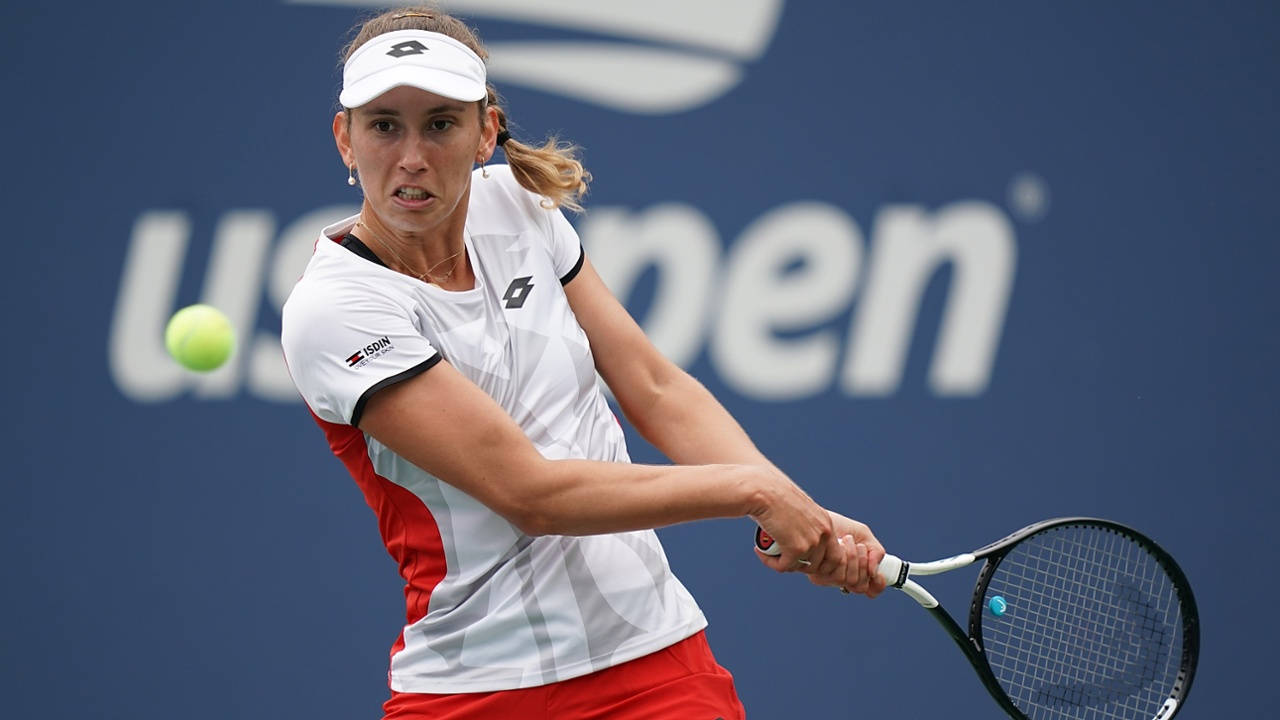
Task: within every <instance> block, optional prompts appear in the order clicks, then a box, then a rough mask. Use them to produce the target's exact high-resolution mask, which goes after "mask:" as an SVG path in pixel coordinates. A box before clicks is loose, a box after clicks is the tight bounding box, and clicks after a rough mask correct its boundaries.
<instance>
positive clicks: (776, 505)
mask: <svg viewBox="0 0 1280 720" xmlns="http://www.w3.org/2000/svg"><path fill="white" fill-rule="evenodd" d="M344 56H345V65H344V70H343V86H342V91H341V94H340V96H339V101H340V103H341V105H342V109H341V110H340V111H338V112H337V113H336V115H335V116H334V118H333V135H334V139H335V141H336V143H337V147H338V151H339V152H340V153H341V155H342V159H343V161H344V163H345V164H346V166H347V168H348V170H349V173H348V180H349V182H350V183H351V184H353V185H354V184H357V182H358V184H359V185H360V187H361V189H362V191H363V195H364V201H363V204H362V207H361V210H360V213H359V214H358V215H356V216H353V217H351V218H348V219H346V220H343V221H342V222H339V223H337V224H335V225H333V226H330V227H328V228H326V229H325V230H324V231H323V233H322V236H321V237H320V238H319V241H318V242H317V244H316V247H315V252H314V255H313V257H312V258H311V260H310V263H309V264H308V265H307V268H306V271H305V274H304V275H303V277H302V278H301V280H300V281H299V282H298V284H297V285H296V287H295V288H294V290H293V292H292V294H291V295H290V297H289V300H288V302H287V303H286V304H285V308H284V317H283V333H282V336H283V343H284V350H285V356H286V358H287V360H288V365H289V368H290V372H291V374H292V376H293V380H294V383H295V384H296V385H297V387H298V390H299V392H300V393H301V395H302V397H303V398H304V399H305V401H306V403H307V405H308V406H309V408H310V410H311V412H312V414H313V415H314V416H315V419H316V421H317V422H318V423H319V425H320V427H321V428H322V429H323V430H324V433H325V435H326V437H327V439H328V441H329V445H330V447H331V449H332V451H333V452H334V454H335V455H337V456H338V457H339V458H340V459H341V460H342V462H343V463H344V464H345V465H346V467H347V469H348V470H349V471H350V473H351V475H352V476H353V477H354V479H355V481H356V483H357V484H358V485H359V487H360V489H361V490H362V491H363V493H364V496H365V499H366V500H367V501H368V503H369V505H370V507H372V508H373V510H374V512H375V514H376V515H377V518H378V527H379V530H380V531H381V534H382V538H383V541H384V542H385V544H386V547H387V550H388V552H389V553H390V554H391V556H392V557H393V558H395V560H396V561H397V563H398V564H399V567H400V573H401V575H402V576H403V578H404V580H405V583H406V586H405V598H406V605H407V613H406V624H405V626H404V628H403V632H402V633H401V634H400V637H399V638H398V639H397V640H396V642H395V644H394V646H393V647H392V650H391V659H390V672H389V684H390V688H391V697H390V699H389V700H388V701H387V702H386V703H385V705H384V707H383V709H384V712H385V717H386V718H395V719H399V718H435V719H442V718H495V717H511V718H526V719H537V718H556V719H557V720H587V719H593V718H600V719H603V718H610V719H612V720H628V719H630V718H637V719H639V718H644V719H645V720H654V719H660V718H694V719H700V718H705V720H712V718H722V719H723V720H730V719H732V718H741V717H743V715H744V713H743V708H742V705H741V703H740V701H739V699H738V697H737V694H736V692H735V690H734V686H733V679H732V677H731V676H730V674H729V672H728V671H726V670H725V669H724V668H723V667H721V666H720V665H719V664H717V662H716V660H715V658H714V657H713V656H712V654H711V651H710V650H709V648H708V646H707V642H706V639H705V637H704V634H703V628H704V627H705V626H706V624H707V621H706V619H705V618H704V617H703V614H702V612H701V611H700V610H699V608H698V606H697V604H696V603H695V602H694V600H693V598H692V597H691V596H690V595H689V593H688V591H687V590H686V589H685V588H684V586H683V585H681V583H680V581H679V580H677V579H676V578H675V576H674V575H673V574H672V573H671V570H670V568H669V567H668V564H667V560H666V557H665V555H664V554H663V550H662V547H661V546H660V545H659V543H658V539H657V536H656V535H655V534H654V532H653V528H657V527H662V526H666V525H671V524H674V523H681V522H687V521H692V520H699V519H703V518H719V517H735V516H750V517H751V518H752V519H754V520H755V521H756V522H757V523H759V525H760V526H761V527H763V528H764V529H765V530H766V531H767V532H769V533H770V534H771V535H772V536H773V537H774V538H775V539H776V540H777V541H778V543H779V545H780V546H781V547H782V548H783V553H782V555H781V556H779V557H766V556H764V555H761V556H760V561H761V562H763V563H764V564H765V565H767V566H768V567H770V568H772V569H773V570H777V571H781V572H791V571H799V572H803V573H805V574H807V575H808V577H809V579H810V580H811V581H812V582H814V583H816V584H820V585H829V586H834V587H839V588H842V589H844V590H845V591H848V592H857V593H864V594H867V595H871V596H874V595H876V594H877V593H879V592H880V591H881V590H882V589H883V583H882V582H881V581H880V580H879V579H878V577H875V573H874V572H872V571H870V570H869V569H871V568H875V567H876V566H877V565H878V564H879V561H880V558H881V557H882V556H883V552H884V551H883V549H882V548H881V546H880V544H879V543H878V542H877V541H876V539H875V537H874V536H873V535H872V534H871V532H870V531H869V530H868V529H867V527H866V526H865V525H863V524H861V523H858V522H856V521H853V520H850V519H848V518H845V517H842V516H840V515H837V514H834V513H831V512H829V511H827V510H825V509H823V508H822V507H820V506H819V505H817V504H816V503H815V502H814V501H813V500H812V499H810V498H809V496H808V495H806V494H805V493H804V492H803V491H802V490H801V489H800V488H799V487H797V486H796V485H795V483H793V482H792V481H791V480H790V479H788V478H787V476H786V475H784V474H783V473H782V472H781V471H779V470H778V468H776V467H774V466H773V465H772V464H771V463H770V462H769V461H768V460H767V459H766V458H765V457H764V456H763V455H762V454H761V453H760V452H759V451H758V450H757V449H756V447H755V446H754V445H753V444H752V442H751V440H750V439H749V438H748V436H747V435H746V433H745V432H744V431H743V430H742V429H741V428H740V427H739V425H738V424H737V423H736V422H735V421H734V420H733V419H732V418H731V417H730V416H729V414H728V413H727V412H726V411H725V410H724V409H723V408H722V407H721V406H720V404H719V403H718V402H717V401H716V400H715V399H714V398H713V397H712V396H711V395H710V394H709V393H708V392H707V391H706V390H705V389H704V388H703V387H702V386H701V385H700V384H699V383H698V382H697V381H695V380H694V379H693V378H691V377H690V376H689V375H688V374H686V373H685V372H683V371H682V370H681V369H679V368H678V367H677V366H675V365H674V364H672V363H671V362H670V361H668V360H666V359H665V358H664V357H663V356H662V355H661V354H660V353H659V352H658V351H657V350H656V349H655V348H654V347H653V346H652V345H651V344H650V343H649V341H648V340H647V338H646V337H645V335H644V333H643V332H642V331H641V330H640V328H639V327H638V326H637V325H636V323H635V322H634V321H633V320H632V319H631V317H630V316H629V315H628V314H627V312H626V310H625V309H624V308H623V307H622V306H621V305H620V304H619V303H618V302H617V301H616V300H615V299H614V297H613V296H612V295H611V294H610V293H609V291H608V289H607V288H606V287H605V285H604V283H603V282H602V281H601V279H600V277H599V276H598V275H597V274H596V272H595V270H594V269H593V268H592V266H591V262H590V260H588V259H587V258H586V257H585V256H584V254H583V249H582V246H581V244H580V242H579V240H578V237H577V235H576V234H575V232H574V230H573V228H572V226H570V224H569V223H568V222H567V221H566V220H565V218H564V215H563V214H562V213H561V211H560V208H571V209H579V208H580V207H581V206H580V200H581V197H582V195H583V193H584V192H585V191H586V187H587V182H588V180H589V178H590V176H589V175H588V173H587V172H586V171H585V170H584V169H583V167H582V165H581V163H580V162H579V161H578V160H577V157H576V151H575V148H573V147H572V146H568V145H565V144H562V143H559V142H557V141H556V140H554V139H552V140H550V141H548V142H547V143H545V144H543V145H525V144H523V143H521V142H519V141H517V140H516V139H514V138H512V137H511V136H510V133H509V132H508V130H507V120H506V115H505V113H504V111H503V110H502V108H501V107H499V105H498V104H497V103H498V97H497V94H496V93H495V91H494V89H493V88H492V87H491V86H489V85H488V83H487V80H486V74H485V63H484V59H485V58H486V57H487V54H486V52H485V50H484V49H483V47H482V46H481V45H480V43H479V41H478V39H477V38H476V36H475V34H474V33H473V31H472V30H470V29H469V28H468V27H467V26H466V25H464V24H463V23H462V22H460V21H459V20H457V19H455V18H453V17H450V16H448V15H445V14H442V13H440V12H439V11H437V10H436V9H433V8H409V9H405V8H400V9H396V10H392V11H389V12H387V13H384V14H382V15H380V16H378V17H375V18H373V19H371V20H369V21H368V22H366V23H365V24H364V25H363V26H362V27H360V29H359V31H358V33H357V34H356V36H355V39H354V40H353V41H352V42H351V44H350V45H349V46H348V47H347V48H346V49H345V51H344ZM499 145H501V146H502V147H503V148H504V152H505V155H506V158H507V161H508V163H509V164H508V165H493V166H488V165H486V163H487V162H488V161H489V160H490V158H491V156H492V155H493V153H494V151H495V148H496V147H497V146H499ZM477 163H478V164H479V165H480V169H479V170H474V169H473V168H474V167H475V165H476V164H477ZM597 371H598V372H599V375H600V376H601V377H603V379H604V380H605V382H607V383H608V385H609V387H610V389H611V390H612V391H613V393H614V395H615V397H616V398H617V401H618V404H619V406H620V407H621V409H622V411H623V413H624V414H625V415H626V417H627V419H628V420H629V421H630V422H632V423H633V424H634V426H635V427H636V429H637V430H638V431H639V432H640V433H641V434H642V435H643V436H644V437H645V438H646V439H648V440H649V441H651V442H652V443H653V445H654V446H656V447H657V448H658V449H660V450H661V451H662V452H664V453H665V454H666V455H667V456H668V457H669V458H670V459H671V460H672V461H674V463H676V464H674V465H664V466H646V465H636V464H632V463H631V462H630V460H629V458H628V456H627V449H626V446H625V442H624V439H623V432H622V429H621V428H620V427H619V425H618V421H617V420H616V418H615V417H614V415H613V414H612V412H611V411H610V409H609V406H608V404H607V403H606V400H605V396H604V394H603V393H602V391H601V389H600V388H599V386H598V384H597V375H596V373H597Z"/></svg>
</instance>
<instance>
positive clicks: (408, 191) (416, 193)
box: [396, 188, 427, 200]
mask: <svg viewBox="0 0 1280 720" xmlns="http://www.w3.org/2000/svg"><path fill="white" fill-rule="evenodd" d="M396 194H397V195H399V196H400V197H402V198H405V199H406V200H424V199H426V197H427V191H426V190H417V189H415V188H400V189H399V190H397V191H396Z"/></svg>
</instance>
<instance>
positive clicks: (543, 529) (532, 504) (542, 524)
mask: <svg viewBox="0 0 1280 720" xmlns="http://www.w3.org/2000/svg"><path fill="white" fill-rule="evenodd" d="M544 467H547V466H544ZM522 477H523V482H519V483H516V482H512V483H509V484H507V487H508V488H509V492H508V493H506V494H504V496H503V497H501V498H495V500H496V502H494V503H493V504H492V505H491V508H492V509H493V510H494V511H495V512H497V513H498V514H499V515H501V516H502V517H503V518H504V519H506V521H507V522H509V523H511V524H512V525H514V526H515V528H516V529H517V530H519V531H520V532H522V533H524V534H525V535H528V536H530V537H537V536H539V535H564V534H566V526H565V518H564V517H562V516H561V515H562V514H561V513H557V512H556V510H555V502H554V501H553V498H554V492H552V489H551V483H550V481H548V482H541V481H539V478H541V477H543V476H542V475H540V474H538V473H536V472H535V473H526V474H522Z"/></svg>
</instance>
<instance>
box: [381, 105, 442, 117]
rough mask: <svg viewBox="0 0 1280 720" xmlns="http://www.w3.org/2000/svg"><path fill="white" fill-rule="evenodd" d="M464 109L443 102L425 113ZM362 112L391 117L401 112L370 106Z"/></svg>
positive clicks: (432, 113) (431, 113)
mask: <svg viewBox="0 0 1280 720" xmlns="http://www.w3.org/2000/svg"><path fill="white" fill-rule="evenodd" d="M464 109H465V108H464V106H463V105H461V104H459V103H444V104H443V105H437V106H435V107H433V108H431V109H429V110H427V112H426V114H427V115H437V114H439V113H443V112H462V111H463V110H464ZM363 112H364V113H365V114H368V115H391V116H392V117H399V116H400V114H401V113H400V111H399V110H397V109H395V108H392V107H372V108H369V109H367V110H363Z"/></svg>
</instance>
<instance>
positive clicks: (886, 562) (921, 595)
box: [877, 554, 973, 608]
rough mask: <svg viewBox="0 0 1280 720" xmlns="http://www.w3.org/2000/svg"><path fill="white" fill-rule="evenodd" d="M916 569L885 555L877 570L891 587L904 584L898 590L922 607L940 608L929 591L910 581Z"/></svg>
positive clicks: (970, 560)
mask: <svg viewBox="0 0 1280 720" xmlns="http://www.w3.org/2000/svg"><path fill="white" fill-rule="evenodd" d="M954 559H955V558H949V560H954ZM969 562H973V556H970V557H969ZM930 564H934V563H930ZM967 564H968V563H962V564H960V565H957V566H956V567H963V565H967ZM904 568H905V571H904ZM914 569H915V565H912V564H910V563H905V562H903V561H902V558H899V557H897V556H896V555H889V554H885V556H884V559H883V560H881V561H880V567H879V568H877V571H878V572H879V573H880V577H882V578H884V581H885V583H887V584H888V585H890V586H895V585H897V584H898V583H899V582H900V581H901V583H902V584H901V586H899V587H898V589H899V590H901V591H902V592H904V593H906V594H907V595H908V596H910V597H911V599H912V600H915V601H916V602H917V603H920V605H921V606H922V607H926V608H935V607H938V601H937V600H936V599H935V598H934V597H933V596H932V595H930V594H929V591H928V590H925V589H924V588H922V587H920V585H919V584H918V583H916V582H915V581H914V580H910V579H909V578H910V575H911V571H912V570H914ZM948 569H949V568H948Z"/></svg>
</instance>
